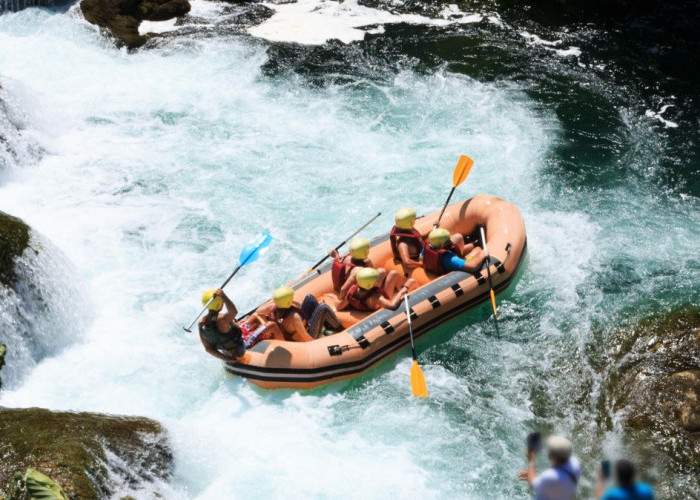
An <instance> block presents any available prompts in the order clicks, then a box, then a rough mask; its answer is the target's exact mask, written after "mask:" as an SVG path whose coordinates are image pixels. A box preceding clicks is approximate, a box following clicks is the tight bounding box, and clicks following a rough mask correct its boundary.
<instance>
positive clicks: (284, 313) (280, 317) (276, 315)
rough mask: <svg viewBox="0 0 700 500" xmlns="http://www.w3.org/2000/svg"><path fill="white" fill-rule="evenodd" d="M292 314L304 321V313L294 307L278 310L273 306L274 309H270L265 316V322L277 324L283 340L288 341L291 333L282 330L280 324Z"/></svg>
mask: <svg viewBox="0 0 700 500" xmlns="http://www.w3.org/2000/svg"><path fill="white" fill-rule="evenodd" d="M292 313H297V314H299V316H301V319H302V320H304V319H305V318H304V312H303V311H302V310H301V309H299V308H298V307H296V306H292V307H289V308H287V309H280V308H279V307H277V306H275V307H274V309H272V311H270V312H269V313H267V316H266V319H267V320H269V321H272V322H274V323H276V324H277V326H278V327H279V329H280V331H281V332H282V334H283V335H284V338H285V339H287V340H290V341H291V340H292V339H291V337H290V335H291V333H289V332H288V331H287V330H285V329H284V327H283V326H282V322H283V321H284V320H285V319H287V317H289V315H290V314H292Z"/></svg>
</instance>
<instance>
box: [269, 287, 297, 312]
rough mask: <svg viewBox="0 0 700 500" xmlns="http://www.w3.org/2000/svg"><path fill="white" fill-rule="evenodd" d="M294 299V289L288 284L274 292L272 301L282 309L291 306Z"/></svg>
mask: <svg viewBox="0 0 700 500" xmlns="http://www.w3.org/2000/svg"><path fill="white" fill-rule="evenodd" d="M293 300H294V290H293V289H292V288H290V287H288V286H281V287H279V288H278V289H277V290H275V292H274V293H273V294H272V301H273V302H274V303H275V305H276V306H277V307H279V308H280V309H287V308H288V307H291V306H292V301H293Z"/></svg>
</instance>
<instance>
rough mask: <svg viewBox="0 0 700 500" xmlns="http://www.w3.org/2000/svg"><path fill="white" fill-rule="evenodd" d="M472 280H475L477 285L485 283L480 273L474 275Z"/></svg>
mask: <svg viewBox="0 0 700 500" xmlns="http://www.w3.org/2000/svg"><path fill="white" fill-rule="evenodd" d="M474 278H476V282H477V284H478V285H483V284H484V283H486V278H484V276H483V275H482V274H481V273H474Z"/></svg>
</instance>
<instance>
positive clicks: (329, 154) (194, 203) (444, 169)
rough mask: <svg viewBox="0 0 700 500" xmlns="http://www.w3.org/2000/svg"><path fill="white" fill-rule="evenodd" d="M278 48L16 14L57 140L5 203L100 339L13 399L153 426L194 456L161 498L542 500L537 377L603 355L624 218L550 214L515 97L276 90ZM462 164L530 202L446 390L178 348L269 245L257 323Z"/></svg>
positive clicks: (3, 80)
mask: <svg viewBox="0 0 700 500" xmlns="http://www.w3.org/2000/svg"><path fill="white" fill-rule="evenodd" d="M266 58H267V56H266V51H265V46H264V45H263V44H262V42H260V41H258V40H256V39H254V38H251V37H247V36H230V37H226V36H220V37H218V38H209V39H201V40H198V39H193V38H190V39H172V40H171V41H170V42H169V43H168V44H167V45H164V46H162V47H161V48H159V49H157V50H149V51H142V52H138V53H133V54H127V53H126V52H125V51H119V50H117V49H114V48H113V46H112V45H111V43H110V42H108V41H106V40H105V39H103V38H101V37H100V36H99V34H98V32H97V31H96V30H95V29H94V28H93V27H91V26H89V25H87V24H86V23H85V22H84V21H82V20H81V19H80V18H79V16H75V15H72V14H71V13H68V14H62V15H54V14H50V13H47V12H43V11H39V10H28V11H23V12H21V13H17V14H9V15H4V16H2V17H0V84H2V86H3V87H4V89H5V91H6V92H8V93H9V94H11V95H12V96H13V99H14V101H15V103H16V104H17V105H18V106H20V107H21V109H22V110H23V112H24V113H25V114H26V130H27V132H26V135H27V136H28V137H29V136H31V138H32V139H33V140H36V141H38V143H39V144H40V146H41V147H42V148H44V149H45V153H44V154H43V156H41V159H40V160H39V161H38V162H37V163H35V164H30V163H25V164H23V165H20V166H11V167H9V168H7V169H6V170H5V171H4V172H0V175H2V178H1V184H0V210H3V211H6V212H8V213H11V214H13V215H16V216H18V217H21V218H23V219H24V220H25V221H26V222H27V223H29V224H30V225H31V226H32V227H34V228H35V229H37V230H38V231H40V232H41V233H43V234H44V235H46V236H47V237H48V238H49V239H50V240H51V241H52V242H53V243H54V244H55V245H56V246H57V247H58V248H59V249H60V250H61V251H62V252H63V254H64V255H65V256H66V257H67V259H69V260H70V261H71V262H72V264H73V265H74V266H75V268H76V269H77V271H76V272H77V274H78V276H77V277H76V281H78V282H79V283H81V285H80V287H81V292H82V297H83V299H84V300H86V301H87V302H88V304H89V306H85V305H79V307H82V308H84V310H83V311H82V313H83V314H84V315H85V317H89V318H91V322H90V324H89V326H88V327H87V328H86V329H85V332H84V333H83V332H82V331H79V330H81V329H79V328H77V327H76V328H75V330H74V331H73V330H71V328H70V326H63V327H62V328H64V330H62V331H61V332H60V335H57V336H56V342H61V343H65V345H66V346H67V347H66V348H65V349H63V350H61V351H60V353H59V354H57V355H55V356H53V357H50V358H48V359H45V360H43V361H41V362H40V363H39V364H38V365H37V366H36V368H35V369H34V370H33V371H32V372H31V374H29V375H28V376H27V377H25V378H24V382H23V383H22V384H18V385H17V386H16V387H14V388H11V390H9V391H4V392H3V393H0V405H5V406H43V407H48V408H52V409H73V410H89V411H99V412H107V413H116V414H135V415H145V416H149V417H153V418H156V419H158V420H160V421H161V422H163V423H164V424H165V426H166V427H167V429H168V430H169V432H170V435H171V440H172V443H173V447H174V453H175V461H176V475H175V478H174V480H173V482H172V484H171V485H169V486H167V487H165V486H163V485H161V486H158V488H157V489H161V493H163V488H166V491H165V493H164V494H165V495H166V497H167V498H250V497H260V498H266V497H267V498H271V497H272V498H295V497H299V498H301V497H309V496H315V497H321V498H346V497H347V498H394V497H403V498H433V497H440V496H444V497H468V498H495V497H501V498H513V497H517V496H524V495H525V494H526V490H525V488H524V487H523V486H522V485H519V484H517V481H515V480H514V476H515V474H516V473H517V470H518V468H519V466H520V465H521V463H522V458H521V454H522V450H521V443H522V438H523V436H524V434H525V433H526V432H527V429H528V422H530V421H531V420H532V419H533V414H532V411H531V409H530V402H529V398H530V394H528V393H525V392H524V391H523V387H525V386H526V385H527V384H529V383H531V378H532V377H533V376H534V375H532V374H531V373H528V370H529V369H532V370H533V372H534V369H535V368H537V369H543V368H545V367H548V366H550V365H553V364H556V363H557V356H559V355H558V354H556V353H555V352H554V350H556V349H561V348H562V345H564V346H566V345H569V344H573V347H570V348H571V349H572V350H575V349H576V346H577V345H579V344H582V343H583V342H585V332H586V331H587V325H588V324H589V322H590V320H591V316H590V315H589V313H588V312H587V311H586V308H582V309H581V308H580V306H581V297H580V294H579V292H578V291H577V290H578V289H577V287H580V286H583V285H584V284H585V282H586V280H587V279H588V278H589V276H590V273H591V269H592V267H593V266H594V264H595V262H596V261H597V259H599V258H600V257H599V256H598V255H597V254H596V252H595V251H593V249H592V248H591V247H590V245H588V243H589V242H590V240H591V239H592V238H594V237H596V235H597V234H598V233H599V231H600V230H601V227H602V226H603V225H604V224H605V222H604V220H605V218H604V217H599V220H595V219H593V218H592V217H591V216H590V215H589V214H587V213H585V212H584V211H582V210H576V209H574V208H572V206H573V203H564V204H563V205H562V206H561V207H558V206H557V204H556V203H553V202H548V201H547V200H548V192H547V189H546V188H545V187H544V186H545V185H546V182H544V181H543V180H542V179H541V178H540V170H541V167H542V165H543V163H544V162H545V158H546V155H547V152H548V151H549V150H550V148H552V147H553V146H554V145H555V144H556V141H557V140H558V134H559V127H558V123H557V121H556V119H555V118H554V116H553V115H552V114H550V113H548V112H546V111H542V110H541V109H537V108H536V107H535V106H534V104H533V102H531V101H530V99H529V98H528V97H527V96H526V94H525V93H524V92H523V89H521V88H518V87H515V86H511V85H507V84H483V83H479V82H476V81H473V80H471V79H469V78H466V77H461V76H457V75H454V74H450V73H445V72H443V73H437V74H434V75H419V74H417V73H414V72H412V71H410V70H405V71H403V72H400V73H398V74H395V75H392V76H387V75H382V74H379V75H377V78H376V79H373V80H367V79H364V78H359V77H358V78H357V79H356V80H355V81H351V82H350V83H348V82H346V83H344V84H342V85H341V84H337V85H328V86H325V87H314V86H310V85H309V84H308V83H306V82H305V81H304V80H303V79H301V78H293V77H285V78H282V77H269V76H266V75H265V74H264V73H263V72H262V66H263V64H264V63H265V62H266ZM463 153H464V154H469V155H470V156H471V157H473V158H474V159H475V161H476V163H475V166H474V168H473V169H472V172H471V174H470V177H469V179H468V180H467V182H466V183H465V184H464V185H463V186H462V187H460V189H459V192H458V196H461V197H463V198H466V197H468V196H471V195H473V194H476V193H478V192H488V193H492V194H495V195H498V196H501V197H503V198H505V199H508V200H510V201H513V202H514V203H516V204H517V205H518V206H519V207H520V208H521V210H522V211H523V214H524V216H525V220H526V224H527V228H528V237H529V246H530V254H531V256H530V261H529V266H528V268H527V270H526V272H525V275H524V276H523V279H522V280H521V282H520V284H519V286H518V288H517V290H516V291H515V292H514V295H513V296H512V297H511V299H508V300H506V299H503V300H502V302H501V305H500V307H501V315H502V317H503V319H502V326H501V334H502V335H504V336H503V337H499V336H498V335H497V332H496V330H495V329H494V327H493V324H492V323H491V322H490V321H486V320H483V321H482V319H483V318H481V319H479V320H478V321H477V320H473V319H470V318H469V317H466V318H460V319H459V320H457V321H456V322H452V323H450V324H449V325H448V326H447V327H445V329H446V334H445V335H443V337H444V338H446V339H449V342H448V343H447V344H442V345H440V346H438V347H433V348H432V349H429V350H428V351H426V353H425V355H424V357H423V359H422V363H423V366H424V371H425V374H426V378H427V381H428V386H429V390H430V391H431V397H430V399H429V400H427V401H418V400H416V399H414V398H412V397H411V395H410V384H409V377H408V373H409V366H410V363H409V362H408V361H407V360H406V359H405V357H404V358H401V357H397V358H395V359H393V360H391V361H389V362H387V363H385V364H384V365H383V366H382V367H381V368H380V369H379V370H375V371H373V372H371V373H370V374H368V375H366V376H364V377H362V378H361V379H360V380H359V381H353V382H350V383H347V384H344V385H342V386H333V387H330V388H327V389H323V390H318V391H314V392H304V393H298V392H286V391H284V392H263V391H260V390H257V389H255V388H253V386H251V385H250V384H248V383H247V382H245V381H244V380H240V379H232V378H227V377H226V376H225V375H224V373H223V370H222V368H221V364H220V362H219V361H218V360H216V359H213V358H211V357H209V356H207V355H206V354H205V353H204V351H203V349H202V348H201V345H200V344H199V341H198V339H197V338H196V337H195V336H194V335H187V334H185V333H183V331H182V325H183V324H186V323H188V322H189V321H190V320H191V318H192V316H193V315H194V314H195V313H196V312H197V311H198V310H199V305H200V303H199V298H200V295H201V293H202V292H203V290H205V289H207V288H212V287H215V286H218V284H219V283H220V282H221V281H223V279H224V278H225V277H226V276H227V275H228V274H229V273H230V271H231V270H232V269H233V267H235V265H236V263H237V262H236V261H237V255H238V251H239V250H240V248H241V247H242V245H243V244H245V242H247V241H248V240H249V239H250V238H252V237H253V236H254V234H255V233H256V232H258V231H259V230H261V229H266V230H268V231H270V232H271V233H272V235H273V236H274V237H275V242H274V243H273V246H272V247H271V250H270V252H269V253H268V254H267V255H266V256H264V257H263V258H261V260H260V261H258V262H256V263H254V264H252V265H251V266H249V267H247V268H246V269H244V270H243V271H242V272H241V273H239V275H238V276H237V277H236V278H235V280H234V281H233V282H232V283H231V285H229V287H228V293H229V294H230V295H231V297H232V298H233V300H234V301H235V302H236V304H237V305H238V306H239V309H241V310H247V309H249V308H250V307H252V306H254V305H256V304H257V303H259V302H260V301H262V300H264V299H265V298H267V297H268V295H269V294H270V292H271V291H272V290H273V289H274V288H275V287H276V286H278V285H280V284H283V283H286V282H287V281H289V280H290V279H292V278H294V277H295V276H297V275H299V274H300V272H302V271H303V270H305V269H306V268H308V266H309V264H310V263H312V262H314V261H316V260H317V259H318V258H319V257H320V256H322V255H323V254H324V253H325V251H326V250H327V249H328V248H330V247H332V246H334V245H335V244H337V242H339V241H342V240H343V239H344V238H345V237H346V236H347V235H348V234H349V233H351V232H352V231H353V230H354V229H355V228H356V227H359V226H360V225H361V224H362V223H363V222H364V220H365V219H368V218H369V217H371V216H372V215H373V214H374V213H376V212H377V211H382V212H383V214H384V215H383V217H382V218H381V219H380V221H378V222H377V223H375V225H374V226H372V227H371V228H370V229H369V230H368V231H367V234H366V235H368V236H370V235H373V234H377V233H380V232H384V231H386V230H387V229H388V228H389V227H390V225H391V218H392V215H393V212H394V210H395V209H397V208H399V207H401V206H404V205H412V206H414V207H415V208H416V209H417V210H418V211H419V212H428V211H432V210H435V209H436V208H438V207H439V206H440V204H441V203H442V201H443V200H444V197H445V196H446V194H447V192H448V191H449V188H450V187H451V173H452V168H453V166H454V164H455V162H456V160H457V158H458V156H459V155H460V154H463ZM621 231H622V232H623V233H624V231H625V229H624V228H622V229H621ZM689 244H690V243H688V245H689ZM688 245H686V247H687V246H688ZM610 246H611V247H612V246H614V245H613V244H612V243H611V245H610ZM681 246H682V245H681ZM686 247H683V248H686ZM639 251H640V252H644V251H646V250H645V249H640V250H639ZM552 264H553V265H552ZM579 291H580V290H579ZM543 297H546V301H547V302H546V304H545V305H540V304H541V303H542V301H543V300H545V299H543ZM586 300H588V301H589V302H588V303H587V304H586V306H591V305H595V301H596V299H595V294H592V295H591V296H589V297H588V298H587V299H586ZM533 304H535V305H533ZM564 318H565V319H564ZM465 325H466V326H465ZM523 325H526V326H525V327H523ZM79 333H80V334H81V336H80V338H77V337H78V334H79ZM559 338H564V339H569V340H570V342H568V341H567V342H568V343H561V342H559V341H558V340H557V339H559ZM530 342H532V343H533V344H539V349H540V350H542V349H544V350H545V351H546V352H545V354H543V355H542V356H538V357H535V356H534V354H533V353H536V352H537V349H536V348H535V347H532V346H531V344H530ZM550 344H551V346H550ZM429 346H430V343H428V344H427V346H426V347H429ZM550 351H551V352H550ZM563 421H564V422H565V424H563V427H562V424H561V422H562V420H559V421H557V422H558V423H557V425H558V426H559V427H560V428H561V430H563V431H569V430H570V429H571V426H573V425H574V422H573V421H572V422H569V421H568V420H566V419H563ZM140 495H141V496H148V495H150V493H148V492H140Z"/></svg>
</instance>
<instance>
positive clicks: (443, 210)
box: [435, 186, 457, 227]
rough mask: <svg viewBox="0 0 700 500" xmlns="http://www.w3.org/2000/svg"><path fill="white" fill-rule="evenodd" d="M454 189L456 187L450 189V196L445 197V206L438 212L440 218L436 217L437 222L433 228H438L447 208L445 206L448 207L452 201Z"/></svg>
mask: <svg viewBox="0 0 700 500" xmlns="http://www.w3.org/2000/svg"><path fill="white" fill-rule="evenodd" d="M455 189H457V186H453V187H452V191H450V195H449V196H448V197H447V201H446V202H445V205H444V206H443V207H442V210H441V211H440V217H438V220H437V222H436V223H435V227H438V226H439V225H440V219H442V215H443V214H444V213H445V209H446V208H447V205H449V203H450V200H451V199H452V195H453V194H454V192H455Z"/></svg>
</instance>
